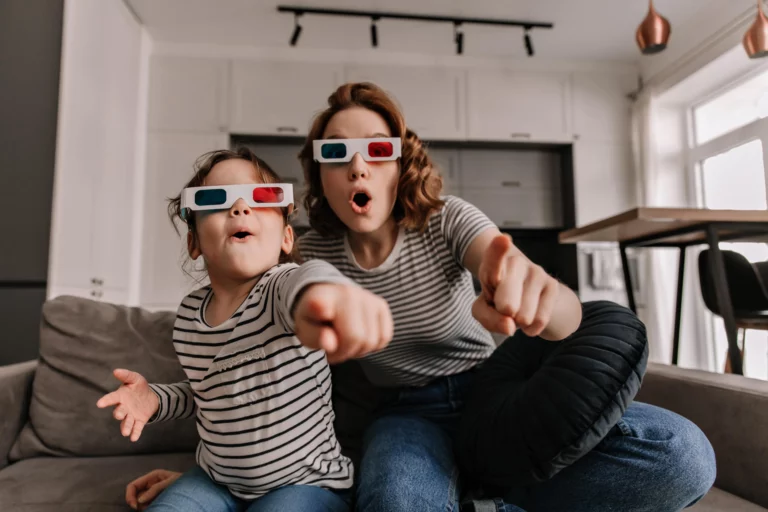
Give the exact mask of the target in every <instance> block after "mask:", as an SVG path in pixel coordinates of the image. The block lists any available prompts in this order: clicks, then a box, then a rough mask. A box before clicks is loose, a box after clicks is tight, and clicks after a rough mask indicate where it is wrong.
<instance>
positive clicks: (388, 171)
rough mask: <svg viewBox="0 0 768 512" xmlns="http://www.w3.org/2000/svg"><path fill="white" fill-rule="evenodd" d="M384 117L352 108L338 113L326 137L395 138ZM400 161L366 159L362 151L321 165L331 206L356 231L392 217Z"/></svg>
mask: <svg viewBox="0 0 768 512" xmlns="http://www.w3.org/2000/svg"><path fill="white" fill-rule="evenodd" d="M391 136H392V132H391V131H390V129H389V126H387V123H386V121H384V118H383V117H381V116H380V115H379V114H377V113H376V112H374V111H372V110H368V109H366V108H362V107H351V108H348V109H346V110H342V111H341V112H338V113H337V114H336V115H334V116H333V117H332V118H331V120H330V121H329V122H328V125H327V126H326V128H325V131H324V132H323V135H322V138H323V139H368V138H373V137H391ZM399 179H400V161H399V160H394V161H391V162H366V161H365V160H363V157H362V156H361V155H360V153H356V154H355V155H354V156H353V157H352V160H351V161H349V162H345V163H334V164H331V163H322V164H320V181H321V182H322V185H323V195H324V196H325V198H326V200H327V201H328V204H329V205H330V206H331V209H332V210H333V211H334V213H336V215H337V216H338V217H339V219H341V221H342V222H343V223H344V225H346V226H347V228H349V229H350V230H351V231H353V232H356V233H372V232H375V231H377V230H378V229H379V228H381V227H382V226H383V225H384V224H385V223H386V222H387V221H388V220H389V219H390V218H391V217H392V210H393V208H394V206H395V201H396V199H397V184H398V181H399Z"/></svg>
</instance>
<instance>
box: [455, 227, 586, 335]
mask: <svg viewBox="0 0 768 512" xmlns="http://www.w3.org/2000/svg"><path fill="white" fill-rule="evenodd" d="M463 264H464V266H465V267H466V268H467V269H468V270H469V271H470V272H472V275H474V276H475V278H477V280H478V281H480V284H481V286H482V289H483V292H482V294H481V295H480V297H478V298H477V301H475V304H474V305H473V307H472V314H473V315H474V316H475V318H476V319H477V320H478V321H479V322H480V323H481V324H482V325H483V327H485V328H486V329H488V330H489V331H494V332H500V333H503V334H512V333H513V332H514V331H515V329H517V328H520V329H522V330H523V332H524V333H525V334H526V335H528V336H540V337H542V338H544V339H546V340H550V341H559V340H562V339H565V338H567V337H568V336H570V335H571V334H573V332H574V331H576V329H577V328H578V327H579V324H580V323H581V302H580V301H579V298H578V297H577V296H576V294H575V293H574V292H573V290H571V289H570V288H568V287H567V286H565V285H563V284H562V283H560V282H559V281H557V280H556V279H555V278H553V277H552V276H550V275H549V274H547V273H546V271H544V269H542V268H541V267H540V266H539V265H536V264H535V263H533V262H532V261H531V260H530V259H528V257H527V256H525V254H523V252H522V251H521V250H520V249H518V248H517V247H516V246H515V244H514V243H512V238H511V237H510V236H508V235H504V234H502V233H501V232H500V231H499V230H498V229H497V228H489V229H486V230H484V231H483V232H481V233H480V234H479V235H477V236H476V237H475V238H474V240H472V242H471V243H470V245H469V247H468V248H467V251H466V253H465V255H464V261H463Z"/></svg>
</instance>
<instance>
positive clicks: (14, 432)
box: [0, 361, 37, 469]
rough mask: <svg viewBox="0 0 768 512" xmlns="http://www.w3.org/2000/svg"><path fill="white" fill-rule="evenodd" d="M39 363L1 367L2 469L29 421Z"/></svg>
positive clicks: (0, 442) (0, 460) (29, 362)
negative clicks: (12, 447) (34, 379)
mask: <svg viewBox="0 0 768 512" xmlns="http://www.w3.org/2000/svg"><path fill="white" fill-rule="evenodd" d="M36 368H37V361H27V362H25V363H18V364H12V365H9V366H0V411H2V414H0V469H2V468H4V467H5V466H7V465H8V452H9V451H10V450H11V446H13V443H14V442H15V441H16V436H18V435H19V431H21V428H22V427H23V426H24V423H26V421H27V417H28V413H29V401H30V398H31V397H32V379H33V377H34V376H35V369H36Z"/></svg>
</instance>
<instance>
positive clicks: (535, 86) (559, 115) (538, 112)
mask: <svg viewBox="0 0 768 512" xmlns="http://www.w3.org/2000/svg"><path fill="white" fill-rule="evenodd" d="M568 96H569V78H568V75H566V74H558V73H543V72H542V73H534V72H521V71H509V70H490V69H477V70H470V71H468V74H467V117H468V125H467V126H468V132H467V134H468V138H469V139H480V140H520V141H535V142H564V141H570V140H571V138H572V137H571V134H570V131H569V130H570V126H569V119H568V117H569V109H568Z"/></svg>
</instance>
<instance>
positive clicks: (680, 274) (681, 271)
mask: <svg viewBox="0 0 768 512" xmlns="http://www.w3.org/2000/svg"><path fill="white" fill-rule="evenodd" d="M686 252H687V251H686V248H685V247H680V254H679V255H678V260H677V261H678V263H677V304H676V305H675V332H674V335H673V337H672V340H673V341H672V364H673V365H677V356H678V353H679V352H680V321H681V319H682V314H683V281H684V280H685V253H686Z"/></svg>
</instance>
